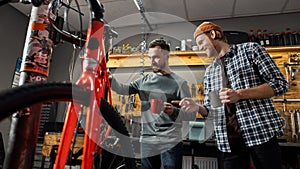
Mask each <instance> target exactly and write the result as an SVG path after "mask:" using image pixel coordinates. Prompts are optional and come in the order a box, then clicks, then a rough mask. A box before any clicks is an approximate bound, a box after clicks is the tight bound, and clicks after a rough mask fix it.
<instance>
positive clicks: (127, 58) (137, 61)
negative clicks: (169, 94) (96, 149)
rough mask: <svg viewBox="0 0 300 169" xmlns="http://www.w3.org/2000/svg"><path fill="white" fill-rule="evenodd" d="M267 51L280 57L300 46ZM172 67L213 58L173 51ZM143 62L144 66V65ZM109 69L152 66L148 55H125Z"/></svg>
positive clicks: (113, 60)
mask: <svg viewBox="0 0 300 169" xmlns="http://www.w3.org/2000/svg"><path fill="white" fill-rule="evenodd" d="M265 48H266V50H267V51H268V52H269V53H270V54H271V55H272V54H274V56H275V55H276V56H278V55H280V56H281V54H282V53H293V52H299V53H300V46H299V45H297V46H268V47H265ZM169 61H170V63H169V64H170V66H182V65H185V66H199V65H209V64H210V63H211V62H212V61H213V58H208V57H207V56H206V54H205V53H204V52H202V51H171V52H170V60H169ZM142 62H143V63H144V65H142ZM107 65H108V67H109V68H117V67H141V66H146V67H147V66H150V64H149V61H148V55H147V53H144V54H143V53H139V52H138V53H125V54H111V55H110V56H109V62H108V63H107Z"/></svg>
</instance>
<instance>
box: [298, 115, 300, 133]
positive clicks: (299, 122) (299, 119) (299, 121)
mask: <svg viewBox="0 0 300 169" xmlns="http://www.w3.org/2000/svg"><path fill="white" fill-rule="evenodd" d="M297 122H298V133H300V110H297Z"/></svg>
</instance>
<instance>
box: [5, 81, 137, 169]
mask: <svg viewBox="0 0 300 169" xmlns="http://www.w3.org/2000/svg"><path fill="white" fill-rule="evenodd" d="M86 98H90V92H89V91H86V90H84V89H83V88H81V87H79V86H77V85H74V84H72V83H64V82H43V83H28V84H24V85H22V86H18V87H15V88H11V89H7V90H4V91H2V92H1V93H0V100H1V102H0V110H1V113H0V121H1V120H3V119H5V118H7V117H10V116H11V115H12V114H14V113H15V112H17V111H18V110H20V109H23V108H25V107H28V106H31V105H34V104H39V103H43V102H71V101H73V102H77V103H80V104H83V105H85V106H88V105H89V100H88V99H86ZM100 111H101V115H102V116H103V117H104V119H105V120H106V121H107V123H108V124H109V125H110V126H111V127H112V128H113V129H114V130H115V131H117V132H118V133H119V134H121V135H123V136H126V137H127V139H124V140H122V141H121V148H122V149H123V150H122V151H123V152H126V153H130V154H132V156H130V157H133V156H134V151H133V146H132V143H131V139H130V138H129V133H128V131H127V129H126V127H125V126H124V124H123V122H122V120H121V117H120V115H119V113H118V112H117V111H116V110H115V109H114V108H113V107H112V106H111V105H110V104H108V103H107V102H106V101H105V100H102V101H101V107H100ZM130 157H124V164H125V166H126V168H127V169H135V168H136V163H135V159H133V158H130Z"/></svg>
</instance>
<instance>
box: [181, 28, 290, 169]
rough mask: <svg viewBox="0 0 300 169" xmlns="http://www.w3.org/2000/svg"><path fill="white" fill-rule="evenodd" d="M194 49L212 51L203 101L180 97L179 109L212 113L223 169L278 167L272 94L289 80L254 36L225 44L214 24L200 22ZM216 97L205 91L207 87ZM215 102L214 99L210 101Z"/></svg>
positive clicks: (277, 123)
mask: <svg viewBox="0 0 300 169" xmlns="http://www.w3.org/2000/svg"><path fill="white" fill-rule="evenodd" d="M194 38H195V40H196V43H197V45H198V46H199V50H200V51H204V52H205V53H206V54H207V56H208V57H215V60H214V62H213V63H212V64H211V65H209V66H208V67H207V69H206V72H205V75H204V97H205V98H204V104H203V106H202V105H199V104H196V103H195V102H194V101H193V100H192V99H191V98H185V99H183V100H181V101H180V103H179V105H180V106H182V107H183V108H184V109H185V111H187V112H188V111H190V112H193V111H198V112H199V113H201V114H202V115H203V116H208V115H212V116H213V117H214V129H215V133H216V138H217V144H218V149H219V150H220V162H221V165H222V167H223V168H225V169H240V168H243V169H249V168H250V157H251V159H252V161H253V164H254V166H255V168H256V169H280V168H281V152H280V147H279V145H278V142H277V137H278V136H280V135H282V134H283V130H282V126H283V121H282V119H281V118H280V116H279V114H278V112H277V111H276V109H275V107H274V105H273V103H272V99H271V98H272V97H273V96H275V95H276V96H278V95H282V94H284V93H285V92H286V91H287V90H288V88H289V83H288V82H287V80H286V79H285V78H284V76H283V74H282V73H281V71H280V70H279V68H278V67H277V66H276V64H275V63H274V61H273V60H272V58H271V57H270V55H269V54H268V53H267V52H266V50H265V49H264V48H263V47H262V46H260V45H259V44H257V43H255V42H247V43H242V44H234V45H229V44H228V43H227V40H226V38H225V36H224V35H223V33H222V29H221V27H220V26H218V25H216V24H214V23H212V22H203V23H202V24H201V25H199V26H198V28H197V29H196V30H195V32H194ZM214 91H215V92H217V97H215V98H214V97H210V95H211V94H212V93H213V92H214ZM218 100H219V105H214V103H213V102H217V103H218Z"/></svg>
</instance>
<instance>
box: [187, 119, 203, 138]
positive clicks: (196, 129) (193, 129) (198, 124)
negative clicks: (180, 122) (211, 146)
mask: <svg viewBox="0 0 300 169" xmlns="http://www.w3.org/2000/svg"><path fill="white" fill-rule="evenodd" d="M204 126H205V122H202V121H190V122H189V129H190V132H189V140H195V141H196V140H198V141H202V140H204V138H205V128H204Z"/></svg>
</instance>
